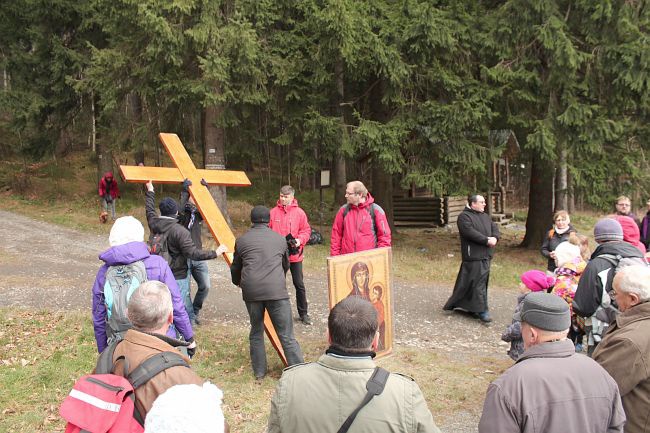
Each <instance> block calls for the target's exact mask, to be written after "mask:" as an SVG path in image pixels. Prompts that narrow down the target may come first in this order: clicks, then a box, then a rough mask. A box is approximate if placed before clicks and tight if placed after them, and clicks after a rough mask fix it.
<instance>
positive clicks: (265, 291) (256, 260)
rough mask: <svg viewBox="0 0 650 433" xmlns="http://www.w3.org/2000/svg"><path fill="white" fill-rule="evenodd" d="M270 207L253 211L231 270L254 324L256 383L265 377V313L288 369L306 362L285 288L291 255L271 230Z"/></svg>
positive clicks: (252, 348)
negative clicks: (276, 336) (294, 329)
mask: <svg viewBox="0 0 650 433" xmlns="http://www.w3.org/2000/svg"><path fill="white" fill-rule="evenodd" d="M270 219H271V213H270V211H269V209H268V208H267V207H264V206H255V207H254V208H253V210H252V211H251V222H252V223H253V227H251V229H250V230H249V231H247V232H246V233H245V234H244V235H243V236H241V237H240V238H238V239H237V241H236V242H235V253H234V257H233V261H232V265H231V266H230V274H231V277H232V282H233V284H235V285H236V286H239V287H241V291H242V297H243V298H244V302H245V303H246V309H247V310H248V316H249V319H250V323H251V330H250V334H249V342H250V354H251V362H252V364H253V373H254V374H255V377H256V378H257V379H262V378H263V377H264V375H266V352H265V351H264V311H265V310H266V311H267V312H268V313H269V317H270V318H271V322H272V323H273V327H274V328H275V331H276V332H277V334H278V338H279V339H280V343H281V344H282V349H283V350H284V354H285V356H286V357H287V362H288V364H289V365H293V364H297V363H300V362H303V358H302V351H301V350H300V346H299V345H298V342H297V341H296V339H295V337H294V335H293V319H292V317H291V302H290V301H289V292H287V286H286V272H287V269H289V252H288V250H287V241H286V239H285V238H283V237H282V236H280V235H279V234H277V233H276V232H274V231H273V230H271V229H270V228H269V221H270Z"/></svg>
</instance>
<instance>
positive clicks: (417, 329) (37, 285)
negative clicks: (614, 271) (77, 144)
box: [0, 211, 515, 432]
mask: <svg viewBox="0 0 650 433" xmlns="http://www.w3.org/2000/svg"><path fill="white" fill-rule="evenodd" d="M0 220H1V221H2V224H0V306H2V307H7V306H22V307H34V308H47V309H53V310H68V309H77V310H81V311H89V307H90V303H91V295H90V288H91V287H92V283H93V281H94V278H95V273H96V272H97V269H98V268H99V266H100V265H101V262H100V261H99V259H98V258H97V256H98V255H99V253H100V252H102V251H104V250H105V249H107V248H108V236H107V235H93V234H88V233H82V232H78V231H75V230H71V229H67V228H62V227H60V226H57V225H53V224H50V223H46V222H43V221H37V220H34V219H30V218H27V217H24V216H21V215H17V214H14V213H10V212H5V211H0ZM107 231H108V228H107ZM209 269H210V275H211V280H212V287H213V289H212V291H211V292H210V294H209V296H208V299H207V300H206V302H205V307H204V310H203V311H202V318H203V319H208V320H214V321H218V322H220V323H230V324H233V325H234V326H241V327H247V325H248V315H247V314H246V310H245V307H244V303H243V301H242V299H241V294H240V291H239V289H238V288H237V287H235V286H233V285H232V284H231V282H230V273H229V272H228V268H227V266H226V264H225V262H224V261H223V260H222V259H217V260H211V261H210V262H209ZM320 269H322V267H321V266H319V267H318V269H315V270H313V269H310V266H309V263H308V262H307V263H306V265H305V273H306V275H305V284H306V287H307V293H308V298H309V302H310V308H309V309H310V315H311V316H312V319H313V320H314V325H313V326H310V327H306V326H302V325H297V326H296V331H297V336H298V338H300V335H305V336H307V335H308V336H311V337H314V338H319V337H320V336H323V335H324V330H325V327H326V323H327V313H328V305H327V304H328V302H327V286H326V281H327V279H326V276H325V275H324V272H323V271H322V270H320ZM288 283H289V286H290V293H293V288H292V287H291V283H290V279H289V281H288ZM194 288H195V287H194ZM450 293H451V287H440V286H438V285H435V284H429V283H427V282H426V281H422V282H419V283H417V284H413V283H405V282H403V281H399V280H396V281H394V287H393V298H394V316H393V317H394V319H393V320H394V323H395V333H394V335H395V344H396V345H404V346H412V347H418V348H428V349H435V350H437V351H440V352H446V353H448V354H449V355H450V356H451V357H452V358H456V357H459V358H463V357H466V356H467V355H469V354H472V355H476V354H480V355H487V356H499V357H501V356H505V355H504V353H505V350H506V348H505V347H504V346H503V344H499V336H500V333H501V330H502V329H503V328H504V326H505V325H506V324H507V323H510V320H511V319H510V318H511V317H512V316H511V315H512V308H513V304H514V301H513V299H514V297H515V294H514V292H512V291H502V290H491V291H490V295H489V296H490V305H491V311H492V315H493V317H494V319H495V320H494V322H493V323H492V324H491V325H490V326H484V325H482V324H480V323H479V322H477V321H476V320H475V319H471V318H467V317H463V316H461V315H458V314H448V313H445V312H443V311H442V306H443V304H444V302H445V301H446V299H447V298H448V297H449V294H450ZM294 301H295V299H292V302H294ZM294 314H295V313H294ZM477 422H478V420H477V419H476V414H474V415H472V414H463V415H460V416H459V419H458V425H453V426H452V425H447V426H445V427H446V428H445V430H446V431H458V432H473V431H475V428H473V427H468V426H470V425H473V426H475V425H476V423H477Z"/></svg>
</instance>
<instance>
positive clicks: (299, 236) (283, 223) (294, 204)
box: [269, 185, 311, 325]
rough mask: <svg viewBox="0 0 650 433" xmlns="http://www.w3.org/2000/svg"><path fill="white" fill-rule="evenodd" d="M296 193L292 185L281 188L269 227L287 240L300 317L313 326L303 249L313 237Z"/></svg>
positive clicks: (302, 320)
mask: <svg viewBox="0 0 650 433" xmlns="http://www.w3.org/2000/svg"><path fill="white" fill-rule="evenodd" d="M295 193H296V191H295V190H294V189H293V187H291V185H285V186H283V187H282V188H280V199H279V200H278V203H277V206H276V207H274V208H273V209H271V221H270V222H269V227H270V228H271V230H273V231H274V232H276V233H278V234H280V235H282V236H284V237H285V238H286V239H287V245H288V247H289V270H291V279H292V280H293V286H294V287H295V288H296V304H297V307H298V316H300V321H301V322H302V323H304V324H305V325H311V319H310V317H309V314H307V293H306V291H305V283H304V281H303V278H302V259H303V249H304V246H305V245H306V244H307V241H308V240H309V236H310V235H311V227H309V222H308V221H307V214H305V211H304V210H302V209H301V208H300V206H298V200H296V199H295V197H294V195H295Z"/></svg>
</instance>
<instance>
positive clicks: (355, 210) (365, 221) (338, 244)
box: [330, 193, 391, 256]
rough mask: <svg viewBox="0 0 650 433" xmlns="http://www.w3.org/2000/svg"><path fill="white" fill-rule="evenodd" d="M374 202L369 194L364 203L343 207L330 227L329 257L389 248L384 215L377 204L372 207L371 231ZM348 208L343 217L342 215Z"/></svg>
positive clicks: (388, 233) (388, 230) (387, 227)
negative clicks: (373, 220) (373, 219)
mask: <svg viewBox="0 0 650 433" xmlns="http://www.w3.org/2000/svg"><path fill="white" fill-rule="evenodd" d="M374 202H375V199H374V198H372V196H371V195H370V193H368V198H367V199H366V201H365V202H364V203H361V204H359V205H358V206H354V205H347V204H346V205H343V206H342V207H341V209H339V211H338V213H337V214H336V217H335V218H334V224H333V225H332V239H331V246H330V255H332V256H338V255H339V254H348V253H354V252H357V251H365V250H371V249H373V248H380V247H390V246H391V234H390V226H389V225H388V220H387V219H386V213H385V212H384V210H383V209H382V208H381V207H380V206H379V205H377V204H375V206H374V212H375V228H376V230H373V224H372V217H371V214H370V206H371V205H372V204H373V203H374ZM348 206H349V207H350V210H349V211H348V212H347V214H346V215H345V217H343V214H344V213H345V211H346V209H347V208H348Z"/></svg>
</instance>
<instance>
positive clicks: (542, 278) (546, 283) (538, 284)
mask: <svg viewBox="0 0 650 433" xmlns="http://www.w3.org/2000/svg"><path fill="white" fill-rule="evenodd" d="M521 282H522V283H524V285H525V286H526V287H528V288H529V289H530V291H531V292H541V291H546V290H548V289H550V288H551V287H553V285H554V284H555V278H553V277H549V276H548V275H546V274H545V273H544V272H542V271H538V270H536V269H535V270H532V271H527V272H524V273H523V274H521Z"/></svg>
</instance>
